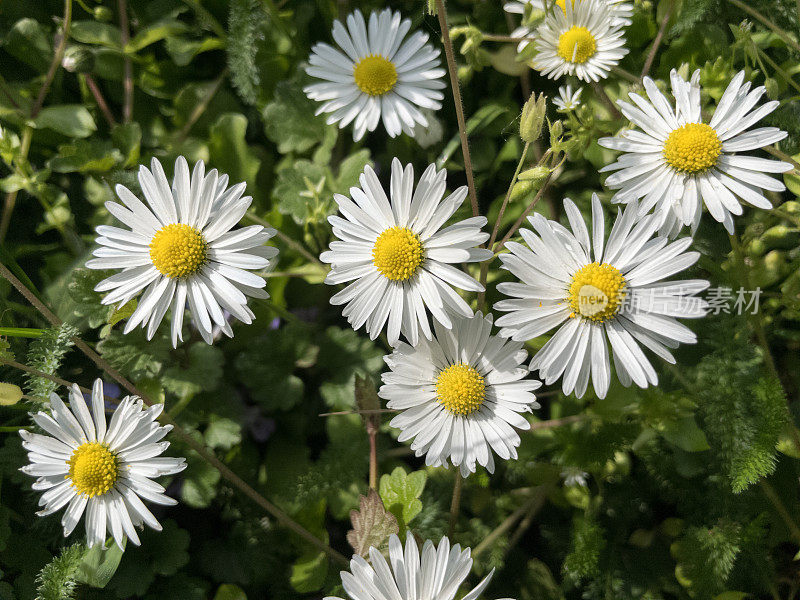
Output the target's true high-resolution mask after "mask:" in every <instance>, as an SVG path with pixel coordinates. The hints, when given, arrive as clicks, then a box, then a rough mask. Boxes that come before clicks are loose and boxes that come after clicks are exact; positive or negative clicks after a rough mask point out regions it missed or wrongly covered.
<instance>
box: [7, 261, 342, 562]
mask: <svg viewBox="0 0 800 600" xmlns="http://www.w3.org/2000/svg"><path fill="white" fill-rule="evenodd" d="M0 276H2V277H4V278H5V279H7V280H8V282H9V283H10V284H11V285H13V286H14V287H15V288H16V289H17V291H18V292H20V293H21V294H22V295H23V296H25V299H26V300H28V302H30V303H31V304H32V305H33V306H34V308H36V309H37V310H38V311H39V312H40V313H41V314H42V315H43V316H44V317H45V319H47V320H48V321H49V322H50V324H51V325H53V326H54V327H58V326H60V325H61V324H62V321H61V319H59V318H58V317H57V316H56V315H55V314H54V313H53V312H52V311H51V310H50V309H49V308H48V307H47V306H46V305H45V304H44V303H43V302H42V301H41V300H39V299H38V298H37V297H36V296H35V295H33V293H32V292H31V291H30V290H29V289H28V288H27V287H25V285H24V284H23V283H22V282H21V281H20V280H19V279H17V278H16V277H15V276H14V274H13V273H11V271H9V270H8V268H6V266H5V265H4V264H3V263H0ZM73 342H74V343H75V345H76V346H77V347H78V348H79V349H80V350H81V351H82V352H83V353H84V354H85V355H86V356H87V357H88V358H89V359H90V360H91V361H92V362H94V363H95V365H97V367H99V368H100V369H102V370H103V371H105V372H106V373H108V375H109V376H110V377H111V378H112V379H114V380H115V381H116V382H117V383H118V384H119V385H121V386H122V387H123V388H125V389H126V390H128V391H129V392H130V393H131V394H133V395H135V396H138V397H140V398H141V399H142V401H143V402H144V403H145V404H146V405H147V406H152V405H153V403H154V402H153V400H152V399H151V398H150V397H149V396H148V395H147V394H145V393H143V392H141V391H140V390H139V389H137V388H136V386H135V385H133V383H131V382H130V381H129V380H128V379H127V378H126V377H124V376H123V375H122V374H121V373H120V372H119V371H117V370H116V369H115V368H114V367H113V366H111V364H110V363H109V362H108V361H107V360H105V359H104V358H103V357H102V356H100V355H99V354H98V353H97V352H96V351H95V350H93V349H92V348H91V347H90V346H89V345H88V344H87V343H86V342H84V341H83V340H82V339H80V338H78V337H75V338H73ZM160 420H161V421H163V422H165V423H167V424H169V425H172V426H173V430H172V433H173V434H174V435H176V436H177V437H178V438H180V439H181V441H182V442H183V443H184V444H186V445H187V446H188V447H190V448H191V449H192V450H194V451H195V452H196V453H197V454H198V455H199V456H200V458H202V459H203V460H204V461H206V462H207V463H208V464H210V465H211V466H212V467H213V468H215V469H216V470H217V471H219V472H220V474H221V475H222V476H223V477H224V478H225V479H227V480H228V481H229V482H230V483H231V484H232V485H233V486H235V487H237V488H239V491H241V492H242V493H243V494H244V495H245V496H247V497H248V498H250V499H251V500H252V501H253V502H255V503H256V504H257V505H258V506H260V507H261V508H263V509H264V510H265V511H267V512H268V513H270V514H271V515H272V516H273V517H274V518H275V519H276V520H277V521H278V522H279V523H281V524H282V525H283V526H284V527H286V528H288V529H291V530H292V531H293V532H295V533H296V534H297V535H299V536H300V537H301V538H303V539H304V540H306V541H307V542H309V543H310V544H311V545H313V546H314V547H316V548H317V549H319V550H320V551H322V552H325V553H326V554H327V555H328V556H329V557H330V558H332V559H333V560H335V561H337V562H339V563H340V564H342V565H348V564H349V562H348V560H347V559H346V558H345V557H344V555H342V554H340V553H339V552H337V551H336V550H334V549H333V548H331V547H330V546H328V545H327V544H326V543H324V542H323V541H321V540H320V539H319V538H317V537H316V536H315V535H314V534H312V533H311V532H310V531H308V530H307V529H305V528H304V527H303V526H302V525H300V524H299V523H297V522H296V521H294V520H293V519H292V518H291V517H290V516H289V515H288V514H286V513H285V512H284V511H283V510H281V509H280V508H278V507H277V506H276V505H274V504H272V503H271V502H270V501H269V500H267V499H266V498H265V497H264V496H262V495H261V494H259V493H258V492H257V491H256V490H255V489H253V488H252V487H251V486H250V485H249V484H248V483H246V482H245V481H244V480H243V479H242V478H241V477H239V476H238V475H237V474H236V473H234V472H233V471H232V470H231V469H230V468H228V466H227V465H225V463H223V462H222V461H220V460H219V459H218V458H217V457H216V456H215V455H214V454H213V453H211V452H210V451H209V450H208V449H207V448H206V447H205V446H204V445H203V444H201V443H200V442H198V441H197V440H195V439H194V438H193V437H192V436H191V435H190V434H189V433H188V432H187V431H186V430H185V429H183V428H182V427H181V426H180V425H179V424H178V423H177V422H175V420H174V419H173V418H172V416H171V415H170V414H169V413H168V412H166V411H164V412H163V413H162V414H161V418H160Z"/></svg>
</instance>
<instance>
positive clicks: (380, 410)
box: [317, 408, 400, 417]
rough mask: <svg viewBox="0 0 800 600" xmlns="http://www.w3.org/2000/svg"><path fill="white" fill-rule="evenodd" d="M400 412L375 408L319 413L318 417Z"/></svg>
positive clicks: (392, 409)
mask: <svg viewBox="0 0 800 600" xmlns="http://www.w3.org/2000/svg"><path fill="white" fill-rule="evenodd" d="M398 412H400V411H399V410H397V409H394V408H376V409H375V410H339V411H336V412H328V413H320V414H318V415H317V416H318V417H339V416H344V415H383V414H387V413H398Z"/></svg>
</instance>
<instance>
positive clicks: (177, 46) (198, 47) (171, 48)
mask: <svg viewBox="0 0 800 600" xmlns="http://www.w3.org/2000/svg"><path fill="white" fill-rule="evenodd" d="M166 46H167V52H169V55H170V56H171V57H172V60H174V61H175V64H176V65H178V66H179V67H185V66H186V65H188V64H189V63H190V62H192V59H193V58H194V57H195V56H197V55H198V54H202V53H203V52H208V51H210V50H219V49H220V48H224V47H225V42H224V41H223V40H221V39H220V38H217V37H207V38H203V39H202V40H190V39H187V38H182V37H169V38H167V41H166Z"/></svg>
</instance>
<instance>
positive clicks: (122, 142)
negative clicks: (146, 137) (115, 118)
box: [111, 121, 142, 167]
mask: <svg viewBox="0 0 800 600" xmlns="http://www.w3.org/2000/svg"><path fill="white" fill-rule="evenodd" d="M111 140H112V141H113V142H114V145H115V146H116V147H117V149H118V150H119V151H120V152H121V153H122V156H123V157H124V159H123V164H122V166H123V167H131V166H133V165H135V164H137V163H138V162H139V154H140V149H141V144H142V128H141V126H140V125H139V123H136V122H135V121H134V122H131V123H124V124H122V125H116V126H114V129H112V130H111Z"/></svg>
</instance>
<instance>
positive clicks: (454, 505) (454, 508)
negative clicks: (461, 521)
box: [447, 467, 464, 539]
mask: <svg viewBox="0 0 800 600" xmlns="http://www.w3.org/2000/svg"><path fill="white" fill-rule="evenodd" d="M454 469H455V472H456V477H455V479H454V480H453V497H452V498H451V499H450V522H449V525H448V528H447V529H448V532H449V533H448V535H449V537H450V538H451V539H452V537H453V533H455V530H456V523H458V513H459V511H460V510H461V489H462V488H463V486H464V478H463V477H461V470H460V469H459V468H458V467H454Z"/></svg>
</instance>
